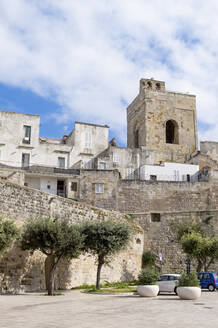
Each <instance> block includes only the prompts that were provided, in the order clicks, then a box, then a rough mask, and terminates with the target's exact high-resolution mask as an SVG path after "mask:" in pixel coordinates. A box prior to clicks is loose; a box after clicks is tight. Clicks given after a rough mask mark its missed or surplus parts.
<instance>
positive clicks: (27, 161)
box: [22, 153, 30, 167]
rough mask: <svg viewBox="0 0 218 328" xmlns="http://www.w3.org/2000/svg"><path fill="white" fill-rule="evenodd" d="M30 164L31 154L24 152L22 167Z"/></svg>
mask: <svg viewBox="0 0 218 328" xmlns="http://www.w3.org/2000/svg"><path fill="white" fill-rule="evenodd" d="M29 165H30V154H26V153H23V154H22V167H28V166H29Z"/></svg>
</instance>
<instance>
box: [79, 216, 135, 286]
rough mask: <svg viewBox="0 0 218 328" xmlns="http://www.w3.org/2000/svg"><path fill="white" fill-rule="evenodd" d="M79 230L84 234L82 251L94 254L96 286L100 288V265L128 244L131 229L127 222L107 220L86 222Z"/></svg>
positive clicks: (108, 260)
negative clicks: (96, 265) (95, 260)
mask: <svg viewBox="0 0 218 328" xmlns="http://www.w3.org/2000/svg"><path fill="white" fill-rule="evenodd" d="M81 232H82V234H83V235H84V236H85V240H84V251H86V252H89V253H91V254H93V255H94V256H96V259H97V264H98V267H97V278H96V288H97V289H100V273H101V268H102V266H103V265H104V264H107V263H109V262H110V261H111V259H112V257H113V255H114V254H115V253H116V252H119V251H121V250H122V249H124V248H125V247H126V246H127V245H128V243H129V241H130V236H131V230H130V227H129V226H128V225H127V224H123V223H117V222H115V221H110V220H108V221H90V222H86V223H85V224H83V226H82V228H81Z"/></svg>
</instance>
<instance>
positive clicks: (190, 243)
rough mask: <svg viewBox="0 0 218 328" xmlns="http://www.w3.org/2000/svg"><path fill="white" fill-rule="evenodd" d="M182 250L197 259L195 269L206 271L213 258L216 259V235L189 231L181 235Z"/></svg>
mask: <svg viewBox="0 0 218 328" xmlns="http://www.w3.org/2000/svg"><path fill="white" fill-rule="evenodd" d="M181 245H182V249H183V251H184V252H185V253H186V254H187V255H189V257H190V258H193V259H195V260H197V271H198V272H199V271H201V270H202V267H203V269H204V271H208V270H209V267H210V265H211V264H212V263H214V260H215V259H218V237H204V236H202V234H201V233H199V232H196V231H191V232H189V233H186V234H184V235H183V236H182V237H181Z"/></svg>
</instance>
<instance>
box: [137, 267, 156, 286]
mask: <svg viewBox="0 0 218 328" xmlns="http://www.w3.org/2000/svg"><path fill="white" fill-rule="evenodd" d="M159 278H160V275H159V273H157V272H155V271H154V269H151V270H146V269H142V270H141V272H140V274H139V276H138V280H139V284H140V285H156V283H157V280H158V279H159Z"/></svg>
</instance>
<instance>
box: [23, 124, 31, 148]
mask: <svg viewBox="0 0 218 328" xmlns="http://www.w3.org/2000/svg"><path fill="white" fill-rule="evenodd" d="M23 129H24V137H23V142H24V143H27V144H29V143H30V141H31V126H28V125H24V127H23Z"/></svg>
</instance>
